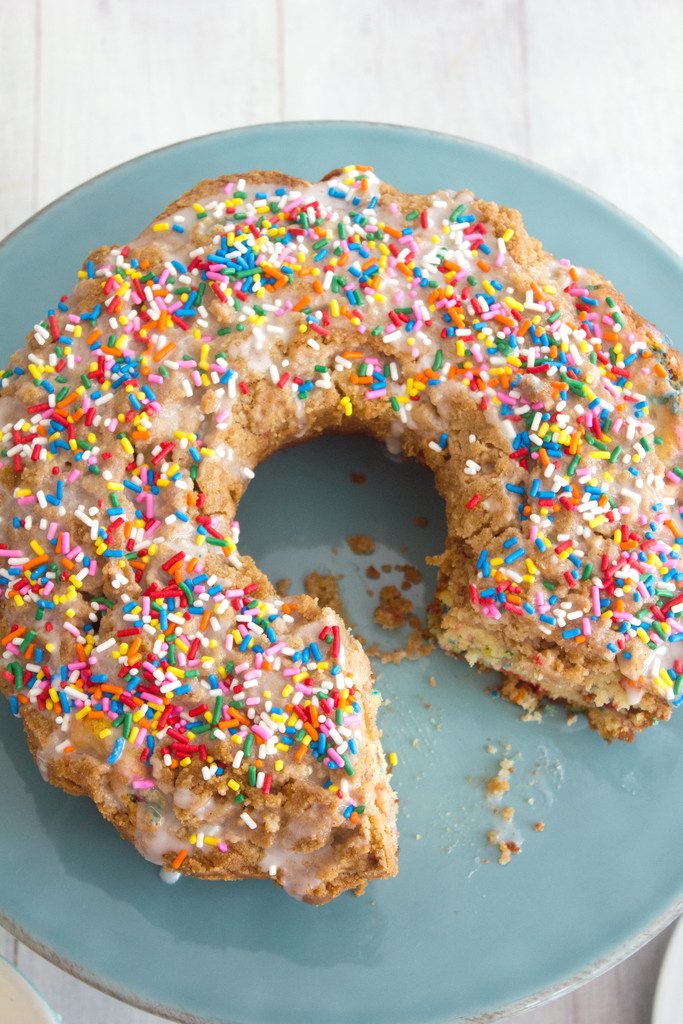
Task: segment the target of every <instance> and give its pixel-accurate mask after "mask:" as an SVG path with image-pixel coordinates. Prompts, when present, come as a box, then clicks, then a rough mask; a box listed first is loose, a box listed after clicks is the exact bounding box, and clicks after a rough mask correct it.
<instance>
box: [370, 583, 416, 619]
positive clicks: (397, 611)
mask: <svg viewBox="0 0 683 1024" xmlns="http://www.w3.org/2000/svg"><path fill="white" fill-rule="evenodd" d="M412 611H413V602H412V601H409V600H408V598H407V597H402V596H401V592H400V590H399V589H398V587H395V586H393V584H390V585H389V586H386V587H382V589H381V590H380V592H379V604H378V606H377V608H375V611H374V612H373V616H372V617H373V619H374V620H375V622H376V623H377V624H378V625H379V626H382V627H383V628H384V629H398V628H399V627H400V626H403V625H405V623H406V620H407V618H408V616H409V615H410V614H411V612H412Z"/></svg>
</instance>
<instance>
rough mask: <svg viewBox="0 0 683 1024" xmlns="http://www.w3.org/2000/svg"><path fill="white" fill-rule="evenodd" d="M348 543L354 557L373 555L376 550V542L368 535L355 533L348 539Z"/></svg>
mask: <svg viewBox="0 0 683 1024" xmlns="http://www.w3.org/2000/svg"><path fill="white" fill-rule="evenodd" d="M346 543H347V544H348V546H349V547H350V548H351V550H352V551H353V553H354V555H371V554H372V553H373V552H374V550H375V542H374V540H373V538H372V537H369V536H368V535H367V534H366V533H354V534H352V535H351V536H350V537H347V538H346Z"/></svg>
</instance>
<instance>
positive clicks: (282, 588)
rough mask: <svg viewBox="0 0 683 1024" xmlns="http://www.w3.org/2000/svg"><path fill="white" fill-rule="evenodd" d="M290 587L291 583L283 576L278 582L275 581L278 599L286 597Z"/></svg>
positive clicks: (287, 577)
mask: <svg viewBox="0 0 683 1024" xmlns="http://www.w3.org/2000/svg"><path fill="white" fill-rule="evenodd" d="M291 585H292V581H291V579H290V578H289V576H283V577H282V579H280V580H275V590H276V591H277V593H278V594H279V595H280V597H287V595H288V594H289V588H290V587H291Z"/></svg>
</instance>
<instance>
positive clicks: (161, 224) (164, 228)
mask: <svg viewBox="0 0 683 1024" xmlns="http://www.w3.org/2000/svg"><path fill="white" fill-rule="evenodd" d="M170 229H171V225H170V224H167V223H166V221H160V222H159V223H158V224H155V225H154V227H153V228H152V231H170Z"/></svg>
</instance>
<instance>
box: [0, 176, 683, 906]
mask: <svg viewBox="0 0 683 1024" xmlns="http://www.w3.org/2000/svg"><path fill="white" fill-rule="evenodd" d="M679 379H680V362H679V356H678V355H677V354H676V353H675V351H674V350H673V349H672V348H671V347H670V346H669V344H668V343H667V342H666V340H665V339H664V337H663V336H662V334H661V333H660V332H659V331H658V330H657V329H656V328H655V327H653V326H652V324H650V323H648V322H647V321H645V320H644V319H643V318H642V317H640V316H638V315H637V314H636V313H635V312H634V311H633V310H632V309H631V308H630V307H629V306H628V305H627V304H626V302H625V301H624V299H623V298H622V297H621V296H620V295H619V294H618V293H617V292H616V291H615V289H614V288H613V286H612V285H611V284H610V283H609V282H607V281H605V280H604V279H603V278H602V277H600V276H599V275H598V274H597V273H595V272H594V271H592V270H587V269H584V268H582V267H577V266H574V265H572V264H571V263H570V262H569V261H568V260H564V259H556V258H555V257H553V256H551V255H550V254H549V253H547V252H546V251H545V250H544V249H543V248H542V246H541V244H540V243H539V242H537V241H535V240H534V239H532V238H530V237H529V235H528V234H527V233H526V231H525V229H524V226H523V224H522V221H521V217H520V215H519V214H518V213H517V212H516V211H514V210H510V209H505V208H503V207H500V206H498V205H496V204H495V203H492V202H485V201H483V200H481V199H478V198H476V197H475V196H474V195H473V194H472V193H471V192H469V191H458V192H454V191H448V190H445V189H444V190H442V191H438V192H435V193H433V194H431V195H427V196H425V195H409V194H405V193H402V192H399V191H398V190H397V189H395V188H393V187H392V186H390V185H387V184H385V183H384V182H382V181H380V180H379V179H378V177H377V176H376V175H375V174H374V173H373V171H372V169H370V168H367V167H361V166H355V165H354V166H348V167H345V168H343V169H341V170H337V171H334V172H332V173H331V174H329V175H328V176H327V177H326V178H325V179H323V180H322V181H320V182H317V183H309V182H307V181H303V180H300V179H296V178H292V177H288V176H286V175H284V174H281V173H279V172H276V171H259V172H252V173H250V174H245V175H244V176H239V175H232V176H228V177H224V178H219V179H215V180H211V181H203V182H201V183H200V184H198V185H196V186H195V187H194V188H193V189H192V190H191V191H189V192H187V193H186V194H185V195H183V196H181V197H180V198H179V199H177V200H176V201H174V202H173V203H171V205H170V206H168V207H167V209H166V210H165V211H164V213H163V214H162V215H161V216H160V217H158V218H157V219H156V220H155V221H154V222H153V223H152V224H151V225H150V226H149V227H148V228H146V229H145V230H144V231H143V232H142V233H141V234H140V235H139V236H138V237H137V238H136V239H135V240H134V241H133V242H131V243H130V244H127V245H116V246H107V247H104V248H101V249H99V250H97V251H96V252H94V253H92V254H91V255H90V257H89V258H88V259H87V260H86V261H85V263H84V265H83V268H82V269H81V270H80V271H79V273H78V281H77V283H76V285H75V288H74V291H73V292H72V294H71V295H70V296H69V297H66V296H63V297H61V298H60V299H59V301H58V302H56V303H55V305H54V306H53V308H51V309H49V310H48V311H47V315H46V317H45V319H44V320H42V321H41V322H40V323H38V324H36V325H35V326H34V327H33V329H32V330H31V331H30V333H29V336H28V341H27V344H26V345H25V347H24V348H23V349H22V350H21V351H19V352H18V353H17V354H16V355H15V356H14V357H13V358H12V359H11V360H10V365H9V367H8V369H7V370H6V371H5V372H4V373H3V375H2V378H1V388H0V431H1V434H2V437H1V445H0V460H1V462H0V472H1V474H2V491H1V492H0V517H1V518H0V522H1V523H2V534H1V535H0V589H1V596H2V602H1V603H0V609H1V611H0V615H1V616H2V630H1V632H2V643H1V645H0V650H2V656H3V661H2V667H1V669H0V678H1V680H2V688H3V690H4V692H5V693H6V695H7V697H8V698H9V704H10V707H11V710H12V712H13V713H14V714H15V715H17V716H20V717H21V718H22V719H23V723H24V727H25V731H26V735H27V739H28V743H29V746H30V748H31V751H32V753H33V755H34V757H35V759H36V762H37V764H38V766H39V768H40V770H41V771H42V773H43V775H44V777H45V778H46V779H48V780H49V781H50V782H52V783H53V784H55V785H58V786H61V787H62V788H63V789H65V790H67V791H68V792H71V793H74V794H83V795H87V796H89V797H90V798H91V799H92V800H94V801H95V803H96V804H97V806H98V808H99V810H100V811H101V813H102V814H103V816H104V817H105V818H107V819H108V820H109V821H111V822H113V824H114V825H115V826H116V828H117V829H118V831H119V832H120V833H121V835H122V836H123V837H124V838H126V839H127V840H129V841H130V842H132V843H133V844H134V845H135V846H136V848H137V849H138V850H139V851H140V852H141V853H142V854H143V855H144V856H145V857H147V858H148V859H149V860H151V861H153V862H155V863H157V864H159V865H161V866H162V868H163V873H164V876H165V877H166V878H167V879H169V880H170V879H173V878H174V877H176V876H177V875H178V874H182V873H186V874H192V875H196V876H201V877H205V878H216V879H226V880H228V879H240V878H271V879H273V880H274V881H275V882H277V883H278V884H280V885H282V886H283V887H284V888H285V889H286V891H287V892H288V893H290V894H291V895H293V896H295V897H297V898H300V899H304V900H307V901H309V902H313V903H323V902H326V901H327V900H329V899H332V898H333V897H335V896H337V895H338V894H339V893H341V892H343V891H345V890H355V891H361V890H362V889H363V887H364V886H365V884H366V883H367V882H368V881H369V880H372V879H375V878H383V877H388V876H390V875H392V874H395V872H396V865H397V858H396V847H397V833H396V824H395V817H396V801H395V797H394V795H393V793H392V790H391V787H390V784H389V780H388V776H387V772H386V767H385V759H384V755H383V753H382V749H381V745H380V736H379V733H378V729H377V724H376V712H377V706H378V703H379V696H378V694H377V693H376V691H375V690H374V689H373V678H372V671H371V668H370V664H369V662H368V659H367V657H366V655H365V653H364V651H363V650H362V648H361V646H360V644H359V643H358V641H357V640H356V639H355V638H354V637H353V636H352V635H351V634H350V632H349V630H348V628H347V626H346V625H345V623H344V622H343V621H342V619H340V617H339V616H338V615H337V614H336V613H335V612H333V611H332V610H331V609H329V608H324V607H320V606H319V605H318V603H317V601H316V600H314V599H313V598H312V597H310V596H306V595H301V596H298V597H280V596H278V594H277V593H276V592H275V589H274V588H273V586H272V584H271V583H270V581H269V580H268V579H267V578H266V577H265V576H264V574H263V573H262V572H261V571H259V569H258V568H257V566H256V565H254V563H253V562H252V561H251V559H250V558H248V557H247V556H246V555H242V554H240V552H239V525H238V521H237V518H236V517H237V506H238V502H239V499H240V496H241V495H242V493H243V491H244V489H245V488H246V486H247V485H248V483H249V481H250V480H251V479H252V477H253V476H254V471H255V468H256V466H257V465H258V463H259V462H260V461H261V460H263V459H264V458H266V457H267V456H268V455H270V454H271V453H273V452H275V451H277V450H278V449H280V448H282V447H283V446H284V445H290V444H294V443H299V442H302V441H304V440H306V439H307V438H310V437H313V436H315V435H317V434H320V433H322V432H326V431H328V432H329V431H336V432H358V431H361V432H364V433H366V434H369V435H372V436H374V437H377V438H379V439H381V440H382V441H383V442H384V443H386V444H387V445H388V447H389V448H390V450H391V451H393V452H402V453H404V454H406V455H408V456H412V457H415V458H418V459H420V460H421V461H423V462H424V463H426V464H427V465H428V466H429V467H430V468H431V469H432V470H433V472H434V476H435V482H436V486H437V488H438V490H439V491H440V493H441V494H442V495H443V497H444V500H445V506H446V516H447V527H448V530H447V541H446V547H445V551H444V552H443V554H441V555H440V556H439V558H438V563H439V573H440V575H439V582H438V587H437V593H436V595H435V599H434V602H433V605H432V610H431V628H432V631H433V633H434V635H435V637H436V638H437V640H438V642H439V644H440V645H441V646H442V647H443V649H444V650H445V651H447V652H448V653H452V654H458V655H462V656H464V657H465V658H467V660H468V661H469V662H470V663H471V664H475V665H479V666H481V667H488V668H494V669H498V670H500V671H501V672H502V673H503V681H502V684H501V692H502V693H503V695H504V696H506V697H508V698H509V699H510V700H512V701H514V702H516V703H518V704H522V705H524V706H525V707H530V706H532V705H535V704H536V703H538V702H539V701H543V700H551V701H557V702H561V703H564V704H566V705H567V706H568V707H570V708H571V709H572V710H573V711H576V710H581V711H583V712H585V714H586V715H587V718H588V720H589V722H590V724H591V725H592V726H593V727H594V728H595V729H596V730H597V731H598V732H599V733H601V734H602V736H604V737H605V738H607V739H610V740H611V739H625V740H630V739H632V738H633V737H634V735H635V734H636V733H637V732H639V731H641V730H642V729H644V728H646V727H647V726H649V725H652V724H654V723H656V722H657V721H658V720H663V719H667V718H668V717H669V715H670V713H671V708H672V706H674V705H676V704H678V703H680V701H681V699H682V688H683V653H682V649H681V641H682V640H683V629H682V628H681V624H680V616H681V612H682V611H683V593H681V587H680V586H679V583H680V581H681V579H682V578H683V571H682V567H681V561H680V558H681V517H680V504H681V491H680V487H681V478H683V469H681V468H679V466H678V460H679V451H680V449H681V447H682V445H681V440H682V435H681V418H680V410H679Z"/></svg>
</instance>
